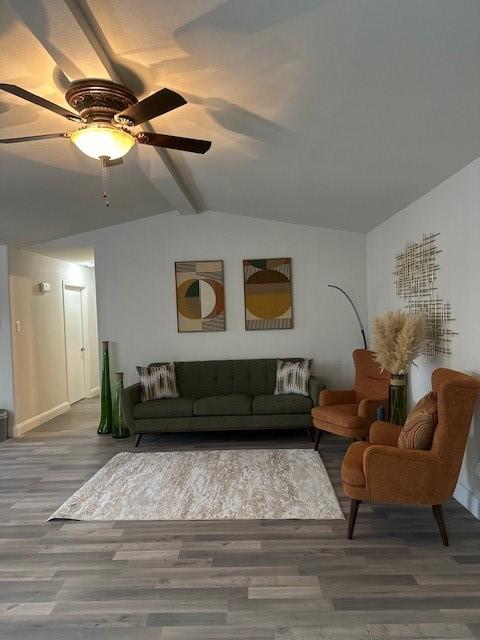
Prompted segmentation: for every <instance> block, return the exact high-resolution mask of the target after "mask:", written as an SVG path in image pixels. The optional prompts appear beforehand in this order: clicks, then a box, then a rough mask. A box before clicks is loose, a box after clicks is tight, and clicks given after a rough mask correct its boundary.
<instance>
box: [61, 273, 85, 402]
mask: <svg viewBox="0 0 480 640" xmlns="http://www.w3.org/2000/svg"><path fill="white" fill-rule="evenodd" d="M63 296H64V298H63V299H64V309H65V346H66V354H67V385H68V401H69V402H70V404H72V403H73V402H78V401H79V400H82V398H84V397H85V343H84V339H83V311H82V290H81V289H79V288H77V287H69V286H67V285H65V287H64V291H63Z"/></svg>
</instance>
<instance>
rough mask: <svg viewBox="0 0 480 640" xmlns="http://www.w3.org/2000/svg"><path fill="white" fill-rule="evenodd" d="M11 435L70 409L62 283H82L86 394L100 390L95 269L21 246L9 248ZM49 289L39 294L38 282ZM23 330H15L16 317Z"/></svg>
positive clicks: (77, 284)
mask: <svg viewBox="0 0 480 640" xmlns="http://www.w3.org/2000/svg"><path fill="white" fill-rule="evenodd" d="M9 271H10V295H11V319H12V346H13V371H14V391H15V432H14V433H15V435H19V434H21V433H23V432H24V431H26V430H28V429H31V428H33V427H35V426H37V425H38V424H41V423H42V422H45V421H46V420H49V419H51V418H52V417H54V416H55V415H58V414H59V413H61V412H63V411H66V410H67V409H68V408H69V404H68V397H67V377H66V358H65V330H64V314H63V290H62V283H63V282H65V284H71V285H75V286H81V287H86V296H85V297H86V299H87V328H88V337H87V342H86V348H87V352H86V360H87V371H86V381H87V394H88V395H94V394H95V392H96V391H98V340H97V322H96V302H95V274H94V272H93V270H92V269H90V268H87V267H82V266H79V265H76V264H71V263H68V262H64V261H62V260H56V259H53V258H49V257H46V256H43V255H39V254H36V253H31V252H29V251H23V250H11V251H10V253H9ZM42 281H46V282H49V283H50V284H51V285H52V290H51V291H50V292H48V293H45V294H42V293H40V291H39V289H38V283H39V282H42ZM17 320H19V321H20V323H21V331H20V332H17V331H16V330H15V322H16V321H17Z"/></svg>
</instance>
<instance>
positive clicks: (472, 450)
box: [461, 371, 480, 511]
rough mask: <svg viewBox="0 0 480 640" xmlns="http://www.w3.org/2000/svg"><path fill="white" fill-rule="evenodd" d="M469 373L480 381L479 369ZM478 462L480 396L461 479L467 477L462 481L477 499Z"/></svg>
mask: <svg viewBox="0 0 480 640" xmlns="http://www.w3.org/2000/svg"><path fill="white" fill-rule="evenodd" d="M467 373H468V374H469V375H470V376H472V378H475V380H479V381H480V373H479V372H478V371H467ZM478 464H480V396H479V397H478V398H477V404H476V405H475V411H474V414H473V420H472V426H471V428H470V433H469V436H468V440H467V448H466V451H465V458H464V460H463V467H462V473H461V475H462V477H461V481H462V478H464V479H465V480H464V481H462V485H464V486H465V485H466V486H465V488H466V489H467V490H469V491H471V492H472V493H473V494H474V495H475V496H476V498H477V500H479V497H480V476H479V475H477V473H476V471H477V465H478ZM470 498H471V496H470ZM468 507H469V508H470V509H471V510H472V511H473V510H474V509H475V508H476V509H478V506H475V505H474V504H473V503H469V505H468Z"/></svg>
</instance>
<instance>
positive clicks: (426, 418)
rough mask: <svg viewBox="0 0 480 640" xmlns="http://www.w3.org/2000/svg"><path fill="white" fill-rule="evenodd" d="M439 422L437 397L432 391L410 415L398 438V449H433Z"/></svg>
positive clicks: (418, 403)
mask: <svg viewBox="0 0 480 640" xmlns="http://www.w3.org/2000/svg"><path fill="white" fill-rule="evenodd" d="M437 421H438V418H437V397H436V396H435V394H434V393H433V392H432V391H430V393H427V395H426V396H423V398H421V399H420V400H419V401H418V402H417V404H416V405H415V406H414V407H413V409H412V410H411V411H410V413H409V414H408V418H407V420H406V422H405V424H404V426H403V427H402V430H401V431H400V435H399V436H398V447H399V448H400V449H421V450H423V451H428V450H429V449H431V447H432V441H433V435H434V433H435V427H436V426H437Z"/></svg>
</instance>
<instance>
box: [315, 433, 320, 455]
mask: <svg viewBox="0 0 480 640" xmlns="http://www.w3.org/2000/svg"><path fill="white" fill-rule="evenodd" d="M321 437H322V431H321V430H320V429H317V437H316V438H315V451H318V445H319V444H320V438H321Z"/></svg>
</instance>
